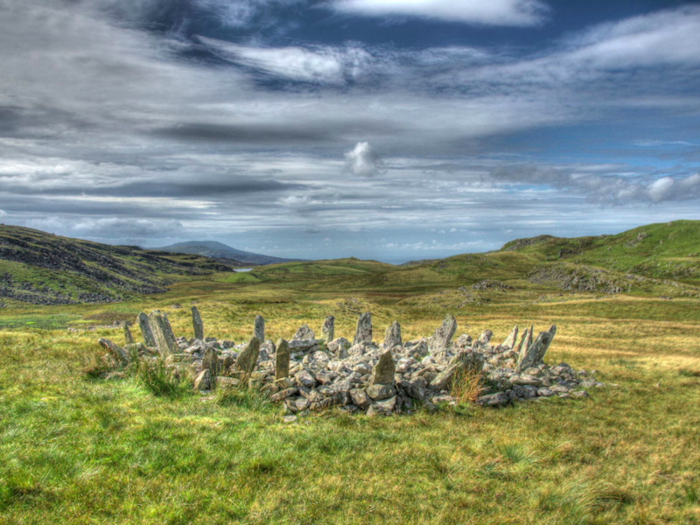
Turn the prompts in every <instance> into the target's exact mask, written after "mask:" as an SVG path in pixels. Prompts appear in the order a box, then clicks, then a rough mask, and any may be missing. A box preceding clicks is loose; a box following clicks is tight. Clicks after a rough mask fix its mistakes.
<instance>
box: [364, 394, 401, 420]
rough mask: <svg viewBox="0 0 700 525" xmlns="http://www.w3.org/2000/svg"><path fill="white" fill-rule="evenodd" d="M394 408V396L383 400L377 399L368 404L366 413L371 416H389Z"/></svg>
mask: <svg viewBox="0 0 700 525" xmlns="http://www.w3.org/2000/svg"><path fill="white" fill-rule="evenodd" d="M395 408H396V396H394V397H391V398H389V399H387V400H385V401H378V402H376V403H372V405H370V407H369V410H368V411H367V415H368V416H370V417H372V416H390V415H391V414H392V413H393V412H394V409H395Z"/></svg>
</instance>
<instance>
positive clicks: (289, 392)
mask: <svg viewBox="0 0 700 525" xmlns="http://www.w3.org/2000/svg"><path fill="white" fill-rule="evenodd" d="M298 394H299V389H298V388H295V387H292V388H286V389H285V390H282V391H281V392H277V393H276V394H272V395H271V396H270V401H272V402H273V403H277V402H279V401H282V400H284V399H287V398H288V397H292V396H296V395H298Z"/></svg>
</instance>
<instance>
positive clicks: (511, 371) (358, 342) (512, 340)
mask: <svg viewBox="0 0 700 525" xmlns="http://www.w3.org/2000/svg"><path fill="white" fill-rule="evenodd" d="M192 316H193V324H194V326H195V336H197V335H199V336H202V335H203V328H202V321H201V317H200V316H199V312H198V311H197V309H196V308H193V309H192ZM144 319H145V322H144ZM138 320H139V326H140V327H141V330H142V334H143V335H144V341H145V344H144V343H136V344H128V345H126V346H125V347H124V348H121V347H119V346H118V345H116V344H114V343H112V342H111V341H108V340H106V339H100V340H99V343H100V345H101V346H102V347H103V348H105V349H106V350H107V351H108V352H109V353H110V355H111V356H112V357H113V359H114V360H115V361H117V362H118V363H120V364H127V363H129V361H130V360H131V359H133V358H134V356H135V355H138V356H139V358H140V359H153V358H155V357H154V356H158V355H160V356H161V358H165V363H166V365H167V366H169V367H170V368H171V369H173V371H174V372H177V374H178V376H180V377H182V376H183V374H190V375H191V377H194V378H195V388H196V389H198V390H201V391H209V390H212V389H214V388H224V387H229V386H245V385H255V386H256V387H259V388H261V389H263V391H265V392H267V393H268V394H269V396H270V400H271V401H273V402H277V403H284V405H285V407H286V409H287V411H288V412H290V413H299V412H305V411H307V410H321V409H326V408H329V407H333V406H339V407H340V408H341V409H342V410H345V411H348V412H366V413H367V414H369V415H388V414H392V413H394V412H405V411H411V410H413V409H414V408H416V407H418V406H425V407H428V408H430V407H433V406H435V405H437V404H440V403H450V404H456V403H457V402H458V401H457V400H456V399H455V398H453V397H452V392H453V388H454V387H455V381H456V380H457V379H459V378H464V377H468V378H479V379H480V383H479V384H480V385H481V389H482V390H481V392H480V395H479V396H478V397H477V399H476V403H477V404H479V405H484V406H499V405H505V404H509V403H513V402H518V401H526V400H529V399H536V398H547V397H552V396H558V397H564V398H567V397H585V396H587V395H588V394H587V392H586V391H585V390H583V388H591V387H601V386H604V385H603V384H602V383H599V382H597V381H596V380H595V379H594V378H592V377H589V375H588V374H587V373H586V372H585V371H583V370H581V371H578V372H575V371H574V370H573V369H572V368H571V367H570V366H569V365H567V364H566V363H560V364H559V365H556V366H548V365H546V364H545V362H544V358H545V356H546V353H547V350H548V349H549V347H550V346H551V344H552V341H553V339H554V336H555V334H556V327H555V326H554V325H552V327H551V328H550V329H549V330H547V331H545V332H540V333H539V334H538V335H537V337H536V338H534V339H533V328H532V327H530V328H529V329H526V330H524V331H523V333H522V334H521V337H520V340H519V341H518V335H519V331H518V327H517V326H516V327H514V328H513V330H512V331H511V332H510V334H508V336H507V337H506V338H505V340H504V341H503V343H501V344H493V343H492V340H493V332H491V331H490V330H485V331H484V332H483V333H482V334H481V335H480V336H479V337H478V338H477V339H476V340H473V339H472V338H471V337H470V336H469V335H468V334H462V335H460V336H459V337H458V338H457V340H456V341H454V342H453V341H452V339H453V336H454V334H455V332H456V329H457V322H456V320H455V318H454V317H452V316H451V315H448V316H446V317H445V319H444V320H443V322H442V324H441V325H440V326H439V327H438V328H437V329H436V330H435V332H434V333H433V335H432V336H431V337H429V338H423V339H419V340H417V341H408V342H403V341H402V339H401V327H400V326H399V323H398V322H397V321H394V322H393V323H392V324H391V325H390V326H389V327H388V328H387V330H386V333H385V338H384V342H383V343H382V344H381V345H377V344H375V343H373V342H372V320H371V315H370V314H369V312H367V313H364V314H362V315H361V316H360V317H359V319H358V321H357V329H356V333H355V336H354V342H353V343H352V344H351V343H350V342H349V341H348V340H347V339H345V338H342V337H339V338H337V339H333V340H331V341H324V340H323V339H316V338H315V334H314V332H313V330H311V329H310V328H309V327H308V326H307V325H303V326H301V327H300V328H299V330H297V332H296V333H295V334H294V337H293V339H291V340H289V341H287V340H285V339H279V340H278V341H277V344H276V345H275V344H273V342H272V341H265V340H263V339H261V338H259V337H258V336H257V335H255V336H253V337H252V338H251V339H250V340H249V341H247V342H244V343H241V344H238V345H235V344H234V343H233V342H232V341H226V340H217V339H216V338H213V337H207V338H206V339H204V338H202V337H194V338H191V339H185V338H184V337H179V338H175V337H174V335H173V334H172V330H171V328H170V323H169V322H168V319H167V316H166V315H165V314H164V313H161V312H159V311H153V312H151V313H150V314H149V315H148V318H147V319H146V316H145V315H144V314H139V318H138ZM333 321H334V319H333V317H332V316H329V317H327V318H326V321H325V322H324V325H323V326H324V327H323V329H322V332H323V334H324V335H329V334H332V333H333ZM144 327H150V330H152V334H153V337H154V341H153V342H150V343H151V344H149V341H148V340H147V339H146V335H147V334H148V333H149V330H148V329H145V328H144ZM197 327H199V328H197ZM198 330H199V331H198ZM254 333H256V334H258V335H260V337H264V320H263V318H262V317H261V316H256V318H255V321H254ZM324 343H325V344H324Z"/></svg>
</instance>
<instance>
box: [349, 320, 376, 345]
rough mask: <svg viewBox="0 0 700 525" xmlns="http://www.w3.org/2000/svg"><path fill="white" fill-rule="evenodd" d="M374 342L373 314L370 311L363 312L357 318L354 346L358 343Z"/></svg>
mask: <svg viewBox="0 0 700 525" xmlns="http://www.w3.org/2000/svg"><path fill="white" fill-rule="evenodd" d="M371 342H372V316H371V314H370V313H369V312H365V313H363V314H362V315H361V316H360V317H359V318H358V319H357V328H356V329H355V338H354V339H353V342H352V344H353V346H354V345H358V344H366V343H371Z"/></svg>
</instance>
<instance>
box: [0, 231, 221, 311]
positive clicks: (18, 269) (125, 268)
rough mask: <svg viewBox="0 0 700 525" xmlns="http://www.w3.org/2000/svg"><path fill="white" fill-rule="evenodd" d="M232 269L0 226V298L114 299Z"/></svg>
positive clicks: (194, 259) (54, 300)
mask: <svg viewBox="0 0 700 525" xmlns="http://www.w3.org/2000/svg"><path fill="white" fill-rule="evenodd" d="M224 271H232V267H231V265H229V264H225V263H222V262H218V261H214V260H211V259H207V258H205V257H201V256H196V255H182V254H172V253H164V252H161V253H158V252H153V251H149V250H142V249H140V248H137V247H132V246H109V245H105V244H99V243H94V242H89V241H82V240H78V239H70V238H67V237H60V236H57V235H53V234H49V233H45V232H42V231H39V230H33V229H30V228H22V227H18V226H4V225H3V226H0V303H4V304H7V303H12V302H15V301H18V302H21V303H30V304H73V303H95V302H114V301H120V300H123V299H126V298H129V297H134V296H137V295H141V294H151V293H158V292H163V291H165V290H166V289H167V286H168V285H169V284H171V283H172V282H173V280H175V279H178V278H182V277H184V276H193V275H200V276H203V275H209V274H212V273H213V272H224Z"/></svg>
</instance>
